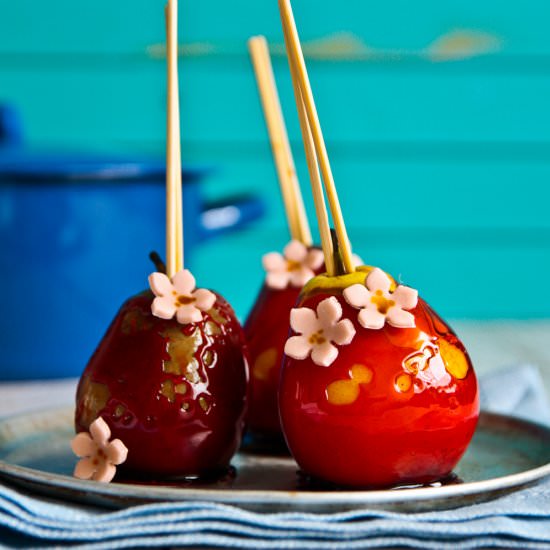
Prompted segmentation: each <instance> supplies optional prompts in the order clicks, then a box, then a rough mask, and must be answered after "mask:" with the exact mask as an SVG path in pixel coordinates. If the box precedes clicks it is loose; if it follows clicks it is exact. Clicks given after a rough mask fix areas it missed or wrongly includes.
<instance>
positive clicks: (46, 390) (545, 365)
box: [0, 320, 550, 416]
mask: <svg viewBox="0 0 550 550" xmlns="http://www.w3.org/2000/svg"><path fill="white" fill-rule="evenodd" d="M451 324H452V326H453V328H454V329H455V331H456V332H457V334H458V335H459V337H460V338H461V339H462V341H463V342H464V344H465V345H466V347H467V348H468V350H469V352H470V355H471V357H472V360H473V362H474V366H475V369H476V372H477V373H478V374H484V373H486V372H489V371H492V370H495V369H498V368H501V367H507V366H510V365H513V364H516V363H530V364H532V365H535V366H537V367H538V368H539V369H540V372H541V374H542V378H543V380H544V384H545V387H546V391H547V393H548V395H549V396H550V320H544V321H455V322H453V323H451ZM76 383H77V380H75V379H69V380H55V381H33V382H10V383H0V416H6V415H11V414H18V413H22V412H26V411H31V410H38V409H46V408H51V407H62V406H66V405H67V406H70V405H72V404H73V403H74V395H75V388H76Z"/></svg>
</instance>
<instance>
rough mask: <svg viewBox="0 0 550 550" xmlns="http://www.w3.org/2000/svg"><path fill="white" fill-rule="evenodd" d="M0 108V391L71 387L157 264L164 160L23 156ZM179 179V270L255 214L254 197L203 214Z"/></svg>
mask: <svg viewBox="0 0 550 550" xmlns="http://www.w3.org/2000/svg"><path fill="white" fill-rule="evenodd" d="M20 135H21V131H20V127H19V125H18V124H17V120H16V117H15V116H14V113H13V111H11V110H10V109H7V108H5V107H4V108H1V107H0V283H1V285H2V297H1V299H0V300H1V305H0V379H4V380H9V379H38V378H58V377H69V376H78V375H79V374H80V373H81V371H82V369H83V368H84V366H85V364H86V362H87V360H88V358H89V357H90V355H91V353H92V352H93V350H94V348H95V346H96V345H97V343H98V341H99V340H100V338H101V336H102V335H103V333H104V332H105V330H106V328H107V326H108V324H109V323H110V321H111V320H112V318H113V316H114V314H115V312H116V311H117V309H118V308H119V306H120V305H121V304H122V302H123V301H124V300H125V299H126V298H128V297H129V296H130V295H132V294H135V293H136V292H139V291H140V290H142V289H143V288H144V287H145V286H146V281H147V275H148V274H149V273H150V272H151V271H152V270H153V265H152V264H151V263H150V261H149V259H148V253H149V252H150V251H153V250H156V251H158V252H159V253H160V254H161V255H164V242H165V186H164V181H165V167H164V159H132V158H120V157H112V158H107V157H104V156H101V157H98V156H93V155H84V154H74V153H59V152H44V151H42V152H33V151H30V150H28V149H27V148H25V147H24V146H23V144H22V142H21V140H20ZM206 177H208V170H204V169H200V168H198V169H193V168H189V167H187V168H185V169H184V170H183V173H182V179H183V188H182V195H183V205H184V224H185V252H186V258H189V257H190V258H191V262H192V255H193V249H194V248H195V247H196V246H198V245H199V244H200V243H201V242H202V241H204V240H205V239H208V238H213V237H216V236H217V235H220V234H223V233H225V232H228V231H232V230H234V229H236V228H239V227H242V226H244V225H246V224H248V223H250V222H251V221H253V220H255V219H257V218H259V217H261V216H262V214H263V205H262V203H261V201H260V200H259V199H258V198H257V197H251V196H245V197H228V198H227V199H225V200H223V201H221V202H219V203H217V204H207V203H205V201H204V200H203V197H202V194H201V183H202V182H203V181H204V180H205V178H206Z"/></svg>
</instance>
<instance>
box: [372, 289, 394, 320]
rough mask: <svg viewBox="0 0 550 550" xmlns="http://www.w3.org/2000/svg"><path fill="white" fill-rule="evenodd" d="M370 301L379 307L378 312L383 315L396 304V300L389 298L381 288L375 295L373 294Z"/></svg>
mask: <svg viewBox="0 0 550 550" xmlns="http://www.w3.org/2000/svg"><path fill="white" fill-rule="evenodd" d="M370 301H371V302H372V303H373V304H374V305H375V306H376V307H377V308H378V312H379V313H381V314H382V315H386V314H387V313H388V311H389V309H390V308H392V307H393V306H394V305H395V302H394V301H393V300H388V298H386V297H385V296H384V293H383V292H382V291H381V290H377V291H376V292H375V293H374V296H371V299H370Z"/></svg>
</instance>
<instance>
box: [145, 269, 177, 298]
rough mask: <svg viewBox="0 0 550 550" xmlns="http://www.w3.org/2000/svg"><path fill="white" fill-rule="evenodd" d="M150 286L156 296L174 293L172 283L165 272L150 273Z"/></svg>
mask: <svg viewBox="0 0 550 550" xmlns="http://www.w3.org/2000/svg"><path fill="white" fill-rule="evenodd" d="M149 286H150V287H151V290H152V291H153V293H154V294H155V296H168V295H170V294H172V290H173V286H172V283H171V282H170V279H169V278H168V277H167V276H166V275H165V274H164V273H151V275H149Z"/></svg>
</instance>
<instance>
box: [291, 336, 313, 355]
mask: <svg viewBox="0 0 550 550" xmlns="http://www.w3.org/2000/svg"><path fill="white" fill-rule="evenodd" d="M310 351H311V346H310V344H309V342H308V340H307V338H306V337H304V336H291V337H290V338H289V339H288V340H287V341H286V343H285V354H286V355H288V356H289V357H292V358H294V359H300V360H302V359H305V358H306V357H307V356H308V355H309V352H310Z"/></svg>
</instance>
